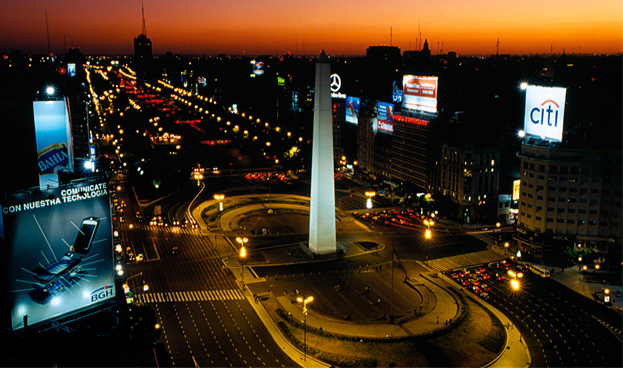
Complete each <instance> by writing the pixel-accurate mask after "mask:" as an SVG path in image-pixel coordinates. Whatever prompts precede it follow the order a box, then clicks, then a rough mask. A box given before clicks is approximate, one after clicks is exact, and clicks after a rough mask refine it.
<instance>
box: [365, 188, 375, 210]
mask: <svg viewBox="0 0 623 368" xmlns="http://www.w3.org/2000/svg"><path fill="white" fill-rule="evenodd" d="M365 195H366V197H368V200H367V201H366V207H367V208H368V209H371V208H372V197H374V196H375V195H376V192H373V191H368V192H366V193H365Z"/></svg>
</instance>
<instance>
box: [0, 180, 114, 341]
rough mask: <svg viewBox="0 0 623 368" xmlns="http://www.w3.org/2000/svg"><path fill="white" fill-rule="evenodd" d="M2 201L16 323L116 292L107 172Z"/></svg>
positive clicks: (67, 310)
mask: <svg viewBox="0 0 623 368" xmlns="http://www.w3.org/2000/svg"><path fill="white" fill-rule="evenodd" d="M1 207H2V220H3V224H4V239H5V243H4V245H5V246H6V247H7V248H6V253H5V254H6V255H7V256H6V258H5V259H4V262H5V265H4V269H5V270H6V272H7V279H8V286H9V291H10V293H9V296H8V298H7V299H6V302H8V303H9V304H8V305H9V307H10V311H11V327H12V329H13V330H17V329H21V328H23V327H24V319H25V317H26V320H27V323H28V325H33V324H37V323H41V322H44V321H47V320H49V319H52V318H56V317H60V316H62V315H65V314H68V313H71V312H73V311H77V310H81V309H88V308H89V307H92V306H96V305H98V304H100V303H101V302H103V301H106V300H109V299H111V298H114V297H115V274H114V263H113V259H114V258H113V248H112V224H111V221H110V219H111V215H110V199H109V194H108V185H107V182H106V180H105V179H104V178H96V179H91V180H86V181H83V182H80V183H79V184H73V185H62V186H60V187H57V188H44V189H35V190H31V191H24V192H19V193H13V194H10V195H7V196H5V197H4V199H3V203H2V206H1Z"/></svg>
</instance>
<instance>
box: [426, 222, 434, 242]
mask: <svg viewBox="0 0 623 368" xmlns="http://www.w3.org/2000/svg"><path fill="white" fill-rule="evenodd" d="M424 225H426V231H425V232H424V237H425V238H426V239H431V238H432V237H433V233H432V232H431V231H430V227H431V226H433V225H435V221H433V220H424Z"/></svg>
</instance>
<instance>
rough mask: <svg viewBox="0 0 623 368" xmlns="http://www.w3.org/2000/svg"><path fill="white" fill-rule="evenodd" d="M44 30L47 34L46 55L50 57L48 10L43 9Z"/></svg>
mask: <svg viewBox="0 0 623 368" xmlns="http://www.w3.org/2000/svg"><path fill="white" fill-rule="evenodd" d="M45 30H46V32H47V34H48V55H50V24H49V23H48V9H45Z"/></svg>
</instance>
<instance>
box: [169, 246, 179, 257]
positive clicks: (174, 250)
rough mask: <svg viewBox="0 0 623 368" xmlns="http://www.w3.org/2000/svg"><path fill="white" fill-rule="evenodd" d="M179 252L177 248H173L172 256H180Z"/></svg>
mask: <svg viewBox="0 0 623 368" xmlns="http://www.w3.org/2000/svg"><path fill="white" fill-rule="evenodd" d="M179 252H180V251H179V249H177V247H173V248H172V249H171V254H172V255H176V254H178V253H179Z"/></svg>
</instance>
